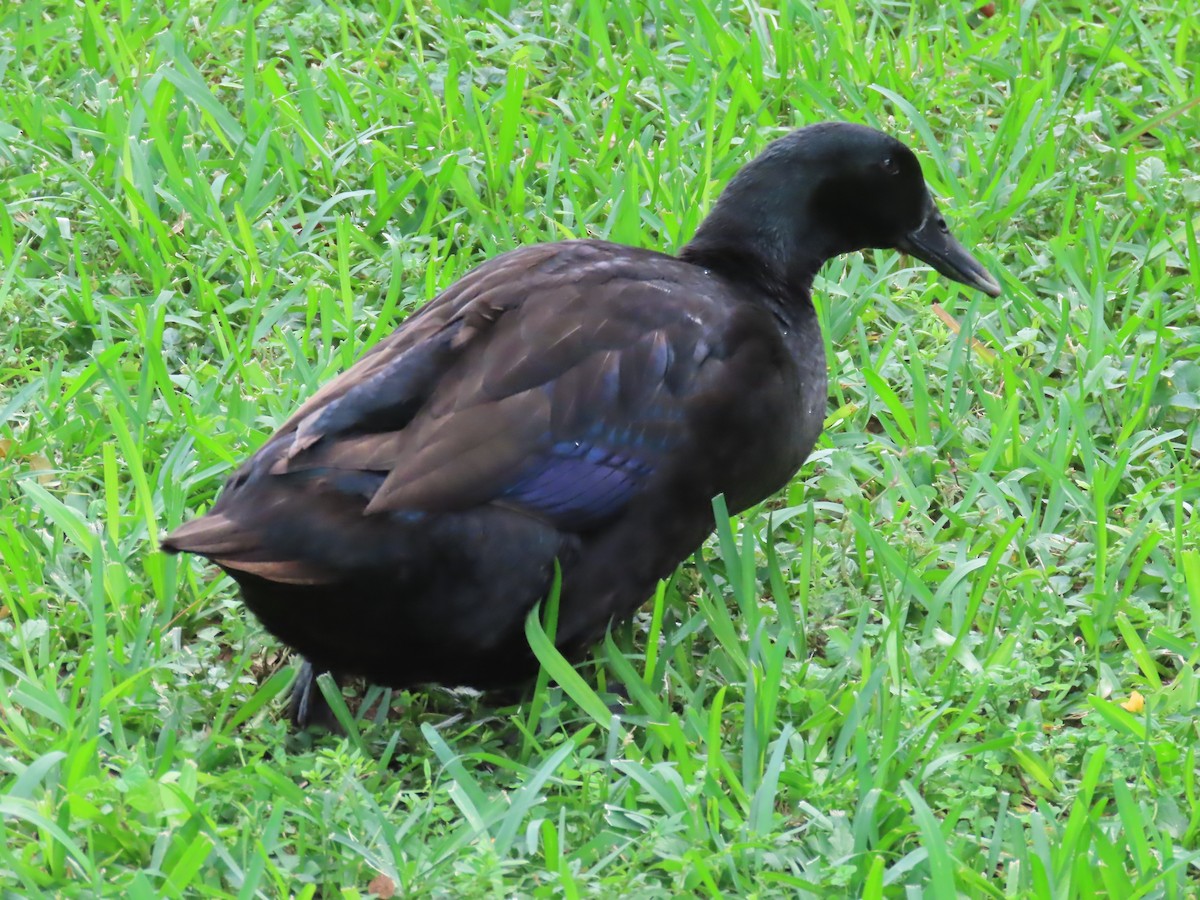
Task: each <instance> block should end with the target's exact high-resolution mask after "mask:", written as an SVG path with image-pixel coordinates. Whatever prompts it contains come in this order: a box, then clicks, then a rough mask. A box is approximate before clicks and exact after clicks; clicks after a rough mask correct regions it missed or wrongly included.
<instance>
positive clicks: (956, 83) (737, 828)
mask: <svg viewBox="0 0 1200 900" xmlns="http://www.w3.org/2000/svg"><path fill="white" fill-rule="evenodd" d="M989 6H991V4H989ZM1186 6H1187V4H1183V3H1175V2H1170V3H1168V2H1153V0H1151V2H1148V3H1145V4H1132V3H1117V2H1115V0H1111V2H1092V0H1076V2H1042V3H1037V2H1032V0H1026V2H1024V3H1022V4H1020V5H1018V4H1016V3H1012V2H1007V0H1001V2H999V3H997V4H996V5H995V7H996V8H995V14H994V15H991V16H988V15H984V14H981V13H980V12H979V11H975V10H973V9H972V6H971V4H970V3H963V2H950V3H932V2H928V0H925V2H906V0H865V2H862V3H850V2H848V0H833V2H830V3H820V4H818V3H815V2H813V3H802V2H797V3H785V4H783V8H782V9H774V8H768V7H767V6H765V5H760V4H758V3H755V2H746V3H725V2H720V3H714V4H699V3H697V4H695V5H689V4H686V3H683V2H682V0H645V2H639V3H634V4H616V3H598V2H588V0H582V2H577V3H571V2H560V0H542V2H540V3H538V2H528V3H521V2H499V3H496V4H494V6H493V8H492V9H491V10H490V11H480V10H479V9H478V4H476V3H471V2H466V0H461V2H460V0H407V2H404V3H394V4H389V3H387V2H382V0H362V2H358V3H354V4H344V5H341V6H339V5H337V4H334V3H322V2H320V0H311V2H301V0H286V2H281V3H271V2H259V3H257V4H250V3H245V2H233V0H215V2H210V3H200V2H182V3H178V4H158V3H150V2H141V0H116V2H107V0H79V2H74V3H66V2H38V0H24V2H20V3H13V4H7V5H4V6H3V7H0V73H2V74H0V77H2V79H3V81H2V84H0V196H2V197H3V200H4V203H3V206H0V555H2V557H3V565H0V604H2V605H0V683H2V690H0V830H2V831H3V835H2V840H0V895H2V896H5V897H24V898H28V897H37V896H47V897H49V896H54V897H87V896H100V895H104V896H114V897H129V898H134V900H140V898H160V897H170V898H174V897H229V898H234V897H236V898H243V897H245V898H249V897H272V898H273V897H289V896H294V897H302V898H308V897H322V898H332V897H345V898H355V897H368V896H379V897H388V896H392V895H395V896H398V897H399V896H404V897H421V896H440V897H460V896H521V897H543V896H563V897H570V898H574V897H584V896H596V897H614V896H629V897H639V898H652V897H663V898H669V897H677V896H681V895H686V896H703V897H709V896H722V895H724V896H729V897H770V896H789V897H791V896H797V897H837V896H846V897H866V898H877V897H895V898H914V897H921V896H925V897H933V898H951V897H955V896H967V897H1035V898H1056V900H1058V898H1073V897H1093V896H1107V897H1114V898H1133V897H1169V898H1177V897H1188V896H1196V895H1197V893H1198V892H1200V783H1198V781H1200V778H1198V775H1200V770H1198V767H1197V760H1196V752H1197V745H1198V743H1200V740H1198V738H1200V735H1198V729H1197V719H1196V715H1197V711H1198V703H1200V650H1198V647H1197V637H1198V636H1200V506H1198V502H1200V466H1198V465H1197V461H1198V459H1200V424H1198V423H1200V417H1198V415H1197V410H1198V409H1200V312H1198V303H1200V243H1198V239H1197V232H1198V231H1200V176H1198V175H1197V172H1196V161H1197V159H1200V104H1198V101H1197V97H1198V92H1200V88H1198V86H1197V78H1198V77H1200V26H1198V25H1197V24H1196V21H1197V20H1196V18H1195V16H1194V15H1192V14H1191V13H1189V12H1187V11H1186V9H1185V7H1186ZM829 118H843V119H849V120H853V121H857V122H864V123H867V124H871V125H875V126H877V127H882V128H885V129H886V130H889V131H891V132H893V133H895V134H897V135H898V136H900V137H902V138H903V139H904V140H906V141H907V142H908V143H910V144H911V145H912V146H914V147H915V148H916V149H917V152H918V155H919V156H920V157H921V159H922V160H923V164H924V167H925V172H926V177H927V178H928V180H929V181H930V183H931V185H932V186H933V187H934V189H935V190H936V191H937V193H938V194H939V195H940V197H941V198H942V205H943V208H944V210H945V211H946V215H947V218H948V219H949V220H950V223H951V227H952V228H953V230H954V231H955V232H956V234H957V235H958V236H959V237H960V238H961V239H962V240H963V242H964V243H965V244H966V245H967V246H969V247H971V248H973V249H974V250H975V252H976V253H977V255H978V256H979V258H980V259H982V260H983V261H984V262H985V264H986V265H987V266H988V267H989V268H990V270H991V271H992V272H993V273H995V274H996V275H997V277H998V278H999V279H1000V281H1001V283H1002V284H1003V286H1004V294H1003V295H1002V296H1001V297H1000V298H999V299H997V300H992V299H990V298H987V297H985V296H983V295H981V294H978V293H973V292H970V291H968V290H966V289H960V288H958V287H955V286H954V285H952V284H949V283H948V282H946V281H945V280H944V279H940V278H938V277H936V276H935V275H933V274H932V273H931V272H930V271H929V270H928V269H927V268H926V267H925V266H922V265H919V264H915V263H914V262H913V261H911V260H908V259H905V258H903V257H901V256H899V255H897V254H895V253H892V252H876V253H873V254H866V255H860V254H854V255H852V256H849V257H846V258H843V259H842V260H839V261H836V262H834V263H833V264H831V265H829V266H828V267H827V268H826V269H825V271H824V272H823V277H822V278H819V279H818V282H817V286H816V294H817V304H818V308H819V311H820V315H821V318H822V323H823V326H824V331H825V339H826V341H827V349H828V355H829V360H830V381H831V387H830V398H829V407H828V419H827V423H826V433H825V435H824V437H823V438H822V440H821V442H820V444H819V445H818V448H817V450H816V451H815V452H814V454H813V457H812V458H811V459H810V460H809V462H808V463H807V464H806V465H805V466H804V468H803V469H802V470H801V472H800V474H799V475H798V476H797V478H796V479H795V480H794V481H793V483H792V484H791V485H790V486H789V487H788V488H787V489H786V491H784V492H783V493H782V494H780V495H779V496H777V497H775V498H774V499H773V500H772V501H770V502H768V503H766V504H764V505H763V506H762V507H761V508H758V509H754V510H751V511H749V512H747V513H745V514H743V515H741V516H739V517H738V518H736V519H735V520H733V521H732V522H728V521H727V520H722V527H721V528H720V529H719V533H718V535H717V536H716V537H715V538H714V539H713V540H712V541H710V542H709V544H708V545H706V547H705V548H704V550H703V552H702V553H701V554H699V555H698V556H697V558H696V559H695V560H694V561H692V562H689V563H688V564H686V565H684V566H683V567H682V568H681V569H680V571H679V572H678V573H677V574H676V575H675V577H674V578H673V579H672V580H671V581H670V582H669V583H667V584H664V585H662V586H661V589H660V591H659V593H658V594H657V596H655V597H654V598H648V599H649V600H650V602H649V603H648V604H647V606H646V607H644V608H643V610H642V612H641V613H640V614H639V617H638V618H637V619H636V620H635V621H634V622H633V623H632V624H630V625H627V626H623V627H620V628H617V629H615V630H614V632H613V633H612V635H611V636H610V637H609V639H608V640H606V641H605V642H604V644H603V645H602V646H600V647H598V648H597V650H596V653H595V655H594V660H593V661H591V662H589V663H587V664H585V665H582V666H581V667H580V668H579V677H578V678H574V679H572V678H567V677H566V676H565V675H563V677H561V679H559V680H558V682H555V681H554V680H553V679H548V677H547V674H546V673H544V674H543V676H542V678H541V679H540V680H539V683H538V686H537V688H536V689H535V690H534V691H533V693H532V694H531V695H529V696H526V697H524V698H508V699H497V698H479V697H476V696H475V695H473V694H470V693H468V692H463V691H457V692H455V691H450V690H445V689H433V690H430V691H421V692H411V693H410V692H392V691H385V690H381V689H379V688H376V687H370V686H366V685H357V686H352V687H351V689H350V690H348V691H347V701H348V702H347V704H346V706H345V707H344V708H340V709H339V710H338V711H339V712H340V713H341V714H342V716H343V717H344V718H345V719H346V722H347V724H348V725H349V728H348V730H347V733H346V734H345V735H343V736H334V735H329V734H323V733H304V734H293V733H290V732H289V729H288V728H287V726H286V723H285V722H284V720H283V718H282V715H281V707H282V702H283V695H284V691H285V690H286V687H287V684H288V682H289V680H290V678H291V673H292V668H291V663H290V662H289V660H288V658H287V654H286V651H285V649H284V648H283V647H281V646H280V645H279V644H278V642H277V641H275V640H274V639H272V638H271V637H270V636H269V635H267V634H266V633H265V632H264V631H263V630H262V628H261V627H260V626H259V625H258V624H257V622H256V621H254V620H253V618H252V617H251V616H250V615H249V614H248V613H247V612H246V610H245V609H244V608H243V607H242V606H241V604H240V603H239V601H238V600H237V596H236V593H235V590H234V586H233V584H232V582H231V581H230V580H228V579H227V578H224V577H219V572H218V571H217V570H215V569H214V568H212V567H209V566H206V565H204V564H203V563H202V562H201V561H198V560H195V559H187V558H182V559H176V558H171V557H167V556H165V555H163V554H161V553H159V552H158V551H157V540H158V539H159V537H160V536H161V535H162V534H164V533H165V532H166V530H168V529H169V528H171V527H174V526H175V525H177V524H178V523H179V522H180V521H182V520H183V519H184V518H186V517H188V516H191V515H194V514H195V513H197V512H198V511H202V510H203V509H205V508H207V507H208V505H210V504H211V503H212V501H213V499H214V497H215V496H216V494H217V492H218V490H219V488H220V486H221V484H222V482H223V480H224V478H225V477H226V476H227V474H228V473H229V472H230V471H231V469H232V468H233V467H234V466H235V465H236V464H237V463H238V462H239V461H240V460H241V459H242V458H244V456H245V455H246V454H248V453H249V452H251V451H252V450H253V449H255V448H256V447H257V446H259V445H260V443H261V442H262V441H263V439H264V438H265V437H266V436H267V435H268V434H269V433H270V432H271V431H272V429H273V428H274V427H275V426H276V425H277V424H278V423H280V422H281V421H282V420H283V419H284V418H285V417H286V416H287V415H288V414H289V413H290V412H291V411H292V410H293V409H294V408H295V407H296V406H297V405H298V404H299V403H300V402H301V401H302V400H303V399H304V398H306V397H307V396H309V395H310V394H311V393H312V392H313V391H314V390H315V389H316V388H317V386H318V385H319V384H321V383H322V382H323V381H324V380H326V379H328V378H330V377H331V376H332V375H333V374H335V373H336V372H338V371H340V370H341V369H343V368H344V367H346V366H347V365H348V364H349V363H350V362H351V361H353V360H354V359H355V358H356V357H357V356H358V355H359V354H360V353H361V352H362V350H363V349H364V348H365V347H367V346H369V345H371V344H372V343H373V342H375V341H377V340H379V339H380V338H381V337H382V336H383V335H385V334H387V333H388V332H389V331H390V330H391V329H392V328H394V327H395V326H396V324H397V323H398V322H399V321H401V320H402V319H403V318H404V317H405V316H406V315H407V314H408V313H409V312H411V311H412V310H413V309H415V308H417V307H418V306H419V305H420V304H421V303H423V302H424V301H426V300H427V299H429V298H430V297H432V296H433V295H434V294H435V293H436V292H437V291H438V290H439V289H440V288H442V287H444V286H446V285H447V284H449V283H450V282H451V281H453V280H454V279H455V278H457V277H458V276H460V275H461V274H463V273H464V272H465V271H467V269H468V268H470V267H471V266H473V265H474V264H476V263H478V262H480V261H481V260H483V259H485V258H487V257H488V256H490V255H493V254H495V253H498V252H501V251H503V250H506V249H509V248H512V247H514V246H517V245H519V244H523V243H530V242H537V241H546V240H556V239H561V238H568V237H580V236H585V235H591V236H597V237H606V238H610V239H612V240H616V241H621V242H625V243H630V244H637V245H642V246H647V247H655V248H661V249H666V250H671V249H677V248H678V247H680V246H681V245H682V244H683V242H684V241H685V240H686V239H687V237H688V236H689V235H690V234H691V232H692V231H693V229H694V228H695V226H696V224H697V223H698V221H699V220H700V218H701V217H702V216H703V214H704V212H705V211H706V210H707V209H708V208H709V206H710V205H711V203H712V202H713V200H714V198H715V196H716V195H717V193H718V192H719V190H720V188H721V187H722V186H723V185H724V183H725V182H726V181H727V180H728V178H729V177H730V176H731V175H732V173H733V172H734V171H735V170H736V169H737V167H738V166H739V165H741V164H742V163H744V162H745V161H747V160H748V159H749V158H751V157H752V156H753V155H754V154H755V153H756V152H757V151H758V150H759V149H761V148H762V147H763V146H764V145H765V144H766V143H767V142H768V141H769V140H771V139H772V138H773V137H776V136H778V135H779V134H781V133H783V132H784V130H786V129H788V128H790V127H794V126H796V125H800V124H804V123H809V122H813V121H819V120H823V119H829ZM745 440H746V441H752V440H754V435H751V434H747V435H745ZM339 614H340V612H339V611H338V610H331V611H330V615H331V616H335V615H339ZM530 632H531V635H532V639H533V640H534V641H535V642H536V641H538V639H539V637H540V626H539V625H538V624H537V622H536V621H531V625H530ZM545 662H546V668H547V673H548V672H555V671H556V672H558V673H559V674H562V664H561V660H558V659H555V658H553V656H552V655H549V654H547V655H546V658H545ZM614 682H620V683H622V684H624V685H625V687H626V689H627V691H628V694H629V699H628V700H627V701H626V702H625V703H624V705H623V706H622V705H621V704H619V703H617V702H616V701H615V699H614V697H612V696H611V695H610V694H609V690H610V688H611V687H612V685H613V683H614ZM559 685H562V686H559ZM504 704H512V705H504ZM614 710H616V712H615V713H614Z"/></svg>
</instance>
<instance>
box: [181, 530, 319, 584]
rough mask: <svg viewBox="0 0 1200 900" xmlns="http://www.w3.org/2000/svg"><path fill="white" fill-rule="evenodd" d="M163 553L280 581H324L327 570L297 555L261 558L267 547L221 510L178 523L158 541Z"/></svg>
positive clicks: (265, 553) (307, 582) (297, 582)
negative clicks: (190, 555) (190, 556)
mask: <svg viewBox="0 0 1200 900" xmlns="http://www.w3.org/2000/svg"><path fill="white" fill-rule="evenodd" d="M159 547H160V549H162V550H163V552H165V553H195V554H197V555H198V556H203V557H206V558H207V559H210V560H212V561H213V562H214V563H216V564H217V565H218V566H220V567H221V568H223V569H233V570H236V571H238V572H246V573H249V574H251V575H257V576H258V577H259V578H263V579H266V580H267V581H274V582H278V583H280V584H324V583H328V582H331V581H333V580H334V578H333V577H332V576H331V575H330V574H329V573H327V572H323V571H322V570H321V569H319V568H317V567H316V566H313V565H310V564H308V563H305V562H303V561H301V560H296V559H270V558H264V557H266V556H267V555H268V551H267V550H266V548H264V547H263V546H262V544H261V542H260V540H259V539H258V536H257V535H256V534H255V533H254V532H253V531H252V530H250V529H247V528H245V527H243V526H242V525H240V524H239V523H238V522H236V521H235V520H233V519H231V518H229V517H228V516H225V515H221V514H220V513H209V514H208V515H206V516H201V517H200V518H198V519H193V520H192V521H190V522H185V523H184V524H182V525H180V526H179V527H178V528H176V529H175V530H174V531H172V532H171V533H170V534H169V535H167V536H166V537H165V538H163V540H162V542H161V543H160V544H159Z"/></svg>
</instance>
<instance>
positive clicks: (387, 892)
mask: <svg viewBox="0 0 1200 900" xmlns="http://www.w3.org/2000/svg"><path fill="white" fill-rule="evenodd" d="M367 890H368V891H370V892H371V893H372V894H374V895H375V896H376V897H379V898H380V900H391V898H392V897H394V896H396V882H394V881H392V879H390V878H388V877H387V876H386V875H384V874H383V873H382V872H380V873H379V874H378V875H376V876H375V877H374V878H372V879H371V883H370V884H368V885H367Z"/></svg>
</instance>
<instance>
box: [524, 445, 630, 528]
mask: <svg viewBox="0 0 1200 900" xmlns="http://www.w3.org/2000/svg"><path fill="white" fill-rule="evenodd" d="M652 471H653V466H652V465H651V464H650V463H649V462H647V461H645V460H641V459H637V458H636V457H633V456H630V455H628V454H625V453H617V452H615V451H611V450H608V449H607V448H603V447H595V446H591V447H589V446H588V445H586V444H577V443H575V442H564V443H561V444H556V445H555V446H554V448H553V449H552V451H551V454H550V455H548V456H546V457H543V458H542V459H541V460H539V461H538V462H537V463H536V464H535V465H533V466H531V467H530V468H529V469H527V470H526V472H525V474H524V475H523V476H522V478H521V479H520V480H519V481H518V482H517V483H516V484H514V485H513V486H512V487H510V488H509V489H508V490H506V491H505V492H504V493H503V495H502V496H503V497H504V499H506V500H509V501H511V502H513V503H515V504H517V505H519V506H523V507H525V508H526V509H528V510H530V511H531V512H537V513H540V514H541V515H544V516H546V517H547V518H549V519H551V520H552V521H554V522H555V523H556V524H558V525H561V526H563V527H567V528H587V527H589V526H592V525H596V524H599V523H600V522H602V521H604V520H605V519H607V518H608V517H609V516H611V515H613V514H614V513H616V512H618V511H619V510H620V509H621V507H623V506H624V505H625V504H626V503H628V502H629V500H630V498H631V497H632V496H633V495H634V494H635V493H636V492H637V490H638V489H639V488H640V487H641V485H642V483H643V482H644V481H645V480H646V478H647V477H648V476H649V475H650V473H651V472H652Z"/></svg>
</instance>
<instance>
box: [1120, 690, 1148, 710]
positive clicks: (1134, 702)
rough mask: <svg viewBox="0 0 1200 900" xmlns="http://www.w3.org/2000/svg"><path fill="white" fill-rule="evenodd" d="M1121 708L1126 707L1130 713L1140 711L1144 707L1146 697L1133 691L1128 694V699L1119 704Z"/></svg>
mask: <svg viewBox="0 0 1200 900" xmlns="http://www.w3.org/2000/svg"><path fill="white" fill-rule="evenodd" d="M1121 708H1122V709H1127V710H1129V712H1131V713H1140V712H1141V711H1142V710H1143V709H1145V708H1146V698H1145V697H1143V696H1142V695H1141V694H1139V693H1138V692H1137V691H1134V692H1133V693H1131V694H1130V695H1129V699H1128V700H1126V701H1125V702H1124V703H1122V704H1121Z"/></svg>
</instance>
